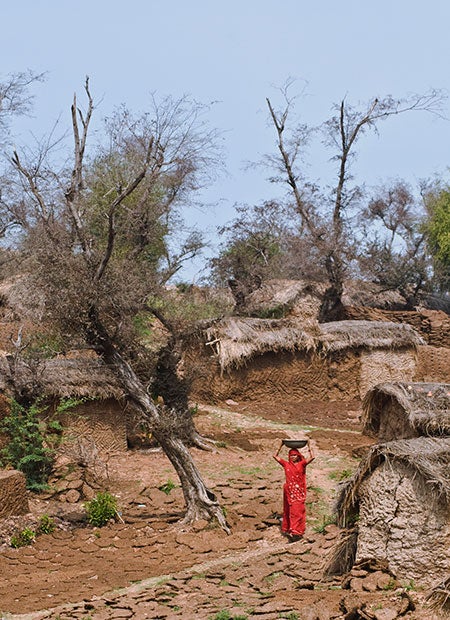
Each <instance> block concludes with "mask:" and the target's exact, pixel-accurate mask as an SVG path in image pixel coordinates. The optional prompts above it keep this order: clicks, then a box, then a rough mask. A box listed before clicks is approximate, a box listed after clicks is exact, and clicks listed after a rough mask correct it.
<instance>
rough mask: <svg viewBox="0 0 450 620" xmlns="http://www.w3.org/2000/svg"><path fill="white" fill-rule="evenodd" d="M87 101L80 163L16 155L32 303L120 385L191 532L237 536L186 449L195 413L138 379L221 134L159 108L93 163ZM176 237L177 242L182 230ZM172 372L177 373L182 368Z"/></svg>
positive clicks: (77, 155) (197, 113) (128, 123)
mask: <svg viewBox="0 0 450 620" xmlns="http://www.w3.org/2000/svg"><path fill="white" fill-rule="evenodd" d="M85 95H86V107H85V109H84V110H83V109H82V108H81V107H80V106H79V105H78V101H77V98H76V97H74V100H73V104H72V107H71V120H72V136H73V150H72V152H73V156H72V159H71V160H70V158H69V159H68V161H69V164H68V165H67V166H66V167H63V168H62V169H61V166H60V165H59V166H58V165H57V163H58V162H56V163H55V161H52V157H51V155H52V150H51V149H50V148H49V142H48V141H47V142H45V143H43V145H42V148H41V149H40V150H39V152H38V153H35V154H34V156H31V157H29V156H28V155H27V153H26V152H24V151H22V152H19V150H15V151H14V152H13V156H12V160H11V161H12V166H13V170H14V172H15V175H16V176H15V184H12V185H13V187H12V189H11V192H10V195H9V196H8V198H9V208H10V212H11V213H14V214H15V215H16V216H17V218H18V221H19V222H20V224H21V230H22V236H21V238H20V244H18V250H19V252H20V258H21V264H20V273H21V274H27V275H26V277H25V276H24V277H23V286H26V293H27V294H26V301H27V303H28V306H29V307H31V306H34V308H35V309H36V310H38V311H39V312H40V316H41V317H42V318H43V319H44V320H46V321H48V322H50V323H51V324H52V325H53V326H54V328H55V329H56V328H58V329H59V331H60V332H61V333H62V334H63V335H64V339H65V341H66V342H67V343H68V344H69V343H72V345H73V346H75V345H77V344H78V346H86V344H87V345H88V346H90V347H92V348H93V349H94V350H95V351H96V352H97V353H98V355H100V356H101V357H102V358H103V360H104V362H105V363H106V364H108V366H109V367H110V369H111V370H112V371H113V372H115V373H116V375H117V378H118V379H119V381H120V383H121V384H122V386H123V389H124V392H125V394H126V395H127V397H128V399H129V400H130V401H131V402H132V403H133V404H134V406H135V408H136V410H137V411H139V412H140V414H141V417H142V420H143V421H144V422H145V423H146V424H148V425H149V426H150V428H151V432H152V434H153V436H154V437H155V438H156V439H157V441H158V442H159V444H160V445H161V447H162V449H163V450H164V452H165V454H166V455H167V457H168V458H169V460H170V462H171V463H172V465H173V466H174V468H175V470H176V472H177V474H178V476H179V478H180V481H181V486H182V489H183V493H184V498H185V502H186V515H185V519H186V521H189V522H190V521H193V520H195V519H198V518H210V519H212V518H214V519H216V520H217V522H218V523H220V525H221V526H222V527H224V528H225V529H227V524H226V521H225V518H224V516H223V512H222V510H221V509H220V506H219V504H218V502H217V500H216V498H215V496H214V495H213V494H212V493H211V492H210V491H209V489H208V488H207V487H206V485H205V483H204V482H203V480H202V478H201V476H200V473H199V472H198V470H197V467H196V466H195V464H194V462H193V459H192V456H191V454H190V452H189V450H188V448H187V447H186V434H189V433H191V430H192V427H193V422H192V415H191V412H190V411H189V409H187V408H185V409H184V410H181V411H180V410H174V409H173V408H170V407H167V406H166V407H164V406H159V405H156V404H155V402H154V400H153V399H152V397H151V388H152V386H151V385H148V383H146V382H145V381H143V380H141V379H140V377H139V375H138V373H137V372H136V360H137V358H138V353H137V351H138V350H139V333H138V330H137V329H136V328H137V323H136V320H135V319H136V317H137V316H139V315H140V314H141V313H142V312H146V311H148V312H152V311H153V308H152V307H151V305H150V302H149V300H150V299H151V298H154V296H155V295H156V296H157V295H158V293H159V292H160V290H161V288H160V287H161V285H162V284H163V283H164V282H165V281H167V278H168V277H170V275H171V274H173V273H175V271H176V269H177V265H179V264H180V261H182V260H183V257H184V256H186V253H187V254H189V253H192V252H195V251H197V248H198V239H196V238H195V237H191V238H190V240H188V241H186V243H185V244H184V245H183V244H181V250H180V251H179V252H178V253H175V254H173V253H170V252H169V249H168V248H169V246H170V243H169V242H168V237H167V235H168V232H169V231H170V228H171V225H172V229H173V221H174V220H173V216H174V214H176V213H177V209H179V208H180V206H182V205H185V204H186V203H187V202H188V201H191V200H192V199H193V197H194V196H195V193H196V191H197V190H198V189H199V188H201V187H202V186H204V185H205V184H206V183H208V182H209V181H210V179H211V177H212V175H214V174H215V173H216V170H217V165H218V164H219V163H220V152H219V150H218V148H217V132H216V131H214V130H211V129H210V128H209V127H208V125H207V123H206V122H205V121H204V117H203V114H204V108H203V107H202V106H199V105H198V104H196V103H195V102H192V101H190V100H189V99H187V98H182V99H180V100H173V99H172V98H166V99H164V100H162V101H160V102H157V101H156V100H155V99H152V101H151V111H150V112H149V113H145V114H141V115H134V114H132V113H131V112H130V111H128V110H127V109H125V108H121V109H120V110H119V111H118V112H117V113H116V114H115V115H114V116H113V117H112V118H111V119H109V120H107V122H106V124H105V133H104V138H105V139H104V140H103V142H100V143H99V144H98V145H97V147H96V148H95V149H93V150H92V151H90V153H89V155H88V150H87V149H88V137H89V136H90V126H91V120H92V115H93V113H94V100H93V98H92V95H91V91H90V87H89V82H88V80H86V84H85ZM59 147H60V148H61V145H59ZM32 155H33V154H32ZM59 164H60V162H59ZM175 228H176V230H175V232H176V233H179V232H180V229H181V226H180V225H179V224H177V225H176V226H175ZM166 370H167V372H168V373H169V374H170V372H172V371H173V366H172V361H169V362H168V364H167V367H166ZM190 436H191V437H192V433H191V435H190Z"/></svg>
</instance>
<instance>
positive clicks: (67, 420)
mask: <svg viewBox="0 0 450 620" xmlns="http://www.w3.org/2000/svg"><path fill="white" fill-rule="evenodd" d="M61 422H62V424H63V426H64V429H65V430H64V443H63V449H65V450H66V451H67V452H70V451H71V450H72V451H73V450H76V445H77V442H78V440H79V438H83V440H84V441H85V442H86V441H87V442H89V443H91V444H95V447H96V448H97V450H98V451H100V452H120V451H123V450H126V449H127V422H126V414H125V411H124V408H123V407H122V406H121V405H120V403H118V402H117V401H115V400H113V399H108V400H103V401H95V402H93V403H84V404H82V405H79V406H78V407H77V408H76V409H75V410H74V411H72V412H70V413H67V414H65V415H64V416H62V418H61Z"/></svg>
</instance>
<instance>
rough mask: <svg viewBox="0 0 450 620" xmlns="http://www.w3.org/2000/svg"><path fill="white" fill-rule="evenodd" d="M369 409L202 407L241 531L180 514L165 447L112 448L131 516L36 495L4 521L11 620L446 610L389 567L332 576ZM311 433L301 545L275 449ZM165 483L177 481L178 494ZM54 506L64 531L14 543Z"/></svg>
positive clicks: (231, 517)
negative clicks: (345, 482)
mask: <svg viewBox="0 0 450 620" xmlns="http://www.w3.org/2000/svg"><path fill="white" fill-rule="evenodd" d="M252 407H253V406H252ZM358 415H359V412H358V408H357V405H356V403H352V404H351V405H350V404H349V406H347V407H344V406H343V405H342V403H340V404H339V406H336V404H335V403H334V404H333V403H329V404H327V405H325V404H323V403H322V404H316V406H315V405H314V403H310V404H309V406H308V408H303V410H302V415H299V412H298V407H297V409H295V406H294V404H292V405H291V407H289V406H288V405H286V406H284V404H283V407H279V408H278V410H277V411H275V410H274V408H273V406H272V407H267V409H264V407H262V406H261V404H260V405H259V406H258V408H257V409H256V410H255V409H253V408H252V409H250V408H249V405H245V404H240V403H235V402H232V401H231V402H228V403H220V405H218V406H216V407H214V408H213V407H206V406H200V407H199V410H198V413H197V415H196V425H197V427H198V429H199V430H200V431H201V432H202V434H203V435H204V436H207V437H209V438H210V439H211V440H212V441H213V442H214V444H213V446H214V447H213V450H212V451H210V452H206V451H199V450H196V449H194V450H193V455H194V459H195V461H196V463H197V465H198V467H199V469H200V471H201V473H202V475H203V477H204V479H205V481H206V482H207V484H208V486H209V487H210V488H211V489H212V490H213V491H214V492H215V493H216V495H217V497H218V499H219V501H220V503H221V505H222V507H223V509H224V511H225V513H226V517H227V520H228V522H229V523H230V525H231V527H232V533H231V534H230V535H227V534H226V533H225V532H224V531H222V530H220V529H217V527H214V526H213V525H211V524H208V523H206V522H199V523H196V524H195V525H194V526H193V527H186V526H182V525H181V524H180V523H179V520H180V518H181V517H182V514H183V499H182V493H181V490H180V488H179V487H178V486H177V480H176V477H175V474H174V472H173V470H172V468H171V465H170V463H169V461H168V460H167V458H166V457H165V455H164V454H163V453H162V452H161V451H160V450H159V449H149V450H141V451H129V452H127V453H117V454H114V455H110V457H109V459H108V461H107V463H106V464H105V465H106V468H107V472H108V478H107V481H106V484H107V487H108V489H109V490H110V492H112V493H114V494H116V495H117V496H118V498H119V504H120V512H121V517H120V520H118V521H116V522H113V523H110V524H109V525H107V526H106V527H103V528H93V527H91V526H88V525H87V524H86V522H85V521H84V518H85V512H84V509H83V505H82V504H79V503H74V504H71V503H68V502H65V503H62V502H59V501H58V502H56V501H55V500H53V499H51V498H50V497H49V498H47V499H44V498H43V497H42V496H33V497H31V498H30V507H31V512H30V514H27V515H25V516H23V517H20V518H15V519H6V520H4V521H3V522H1V523H0V562H1V577H2V579H1V582H0V611H1V612H2V618H5V619H6V618H11V619H16V620H18V619H23V620H25V619H30V620H31V619H36V620H38V619H39V620H41V619H44V618H52V619H55V620H57V619H59V620H69V619H80V620H81V619H84V620H88V619H93V620H103V619H106V618H137V619H140V618H154V619H168V620H170V619H175V618H185V619H186V618H187V619H196V618H198V619H200V620H203V619H204V620H209V619H211V620H226V619H227V620H230V619H233V618H234V619H235V620H238V619H239V620H244V619H249V620H250V619H252V618H257V619H259V620H280V619H282V618H285V619H287V620H331V619H336V620H337V619H339V620H360V619H362V620H367V619H369V620H394V619H395V618H407V619H410V620H425V619H426V620H431V619H432V618H438V616H435V615H433V612H432V611H431V610H430V609H429V608H428V607H427V604H426V600H425V599H426V594H427V593H426V591H424V590H422V589H421V588H420V587H419V586H418V585H414V584H412V583H402V582H400V581H398V580H397V579H396V578H395V576H393V575H391V574H389V572H388V571H386V570H385V569H384V568H383V567H368V566H363V567H358V569H354V571H353V573H352V574H351V575H348V576H346V577H345V578H344V579H343V578H341V577H336V578H332V579H331V578H325V577H324V575H323V569H324V567H325V565H326V564H327V561H328V559H329V557H330V553H331V552H332V549H333V547H334V545H335V543H336V540H337V538H338V534H339V532H338V528H337V527H336V526H335V525H334V524H333V523H331V521H332V518H331V513H332V505H333V500H334V497H335V493H336V488H337V485H338V484H339V481H340V480H342V479H345V478H346V477H347V476H348V475H350V473H351V472H352V471H353V470H354V469H355V467H356V466H357V464H358V456H359V455H361V453H362V452H363V451H364V450H366V449H367V447H368V446H369V445H370V443H371V441H370V440H369V439H368V438H367V437H364V436H362V435H361V434H360V429H359V417H358ZM298 436H308V437H310V439H311V441H312V444H313V446H314V448H315V451H316V453H317V457H316V459H315V460H314V461H313V462H312V463H311V465H310V466H309V467H308V496H307V530H306V533H305V536H304V537H303V538H302V539H301V540H299V541H297V542H294V543H290V542H289V541H288V540H287V539H286V538H285V537H284V536H282V534H281V532H280V516H281V509H282V497H281V488H282V483H283V472H282V469H281V468H280V467H279V465H278V464H277V463H276V462H275V461H274V460H273V458H272V454H273V452H274V451H275V450H276V449H277V447H278V445H279V443H280V440H281V439H282V438H286V437H298ZM163 485H166V489H169V488H170V487H172V486H174V485H175V486H174V488H173V489H172V490H170V492H168V493H165V492H163V491H162V490H160V487H162V486H163ZM43 514H46V515H49V516H51V517H52V518H53V519H54V520H55V523H56V525H57V528H56V530H55V531H54V532H53V533H51V534H43V535H41V536H39V537H38V538H37V539H36V542H35V543H34V544H32V545H29V546H26V547H22V548H19V549H13V548H11V547H10V546H9V540H10V536H11V533H12V532H13V531H14V530H17V529H20V528H23V527H25V526H30V527H33V524H35V523H36V521H37V519H38V518H39V516H40V515H43Z"/></svg>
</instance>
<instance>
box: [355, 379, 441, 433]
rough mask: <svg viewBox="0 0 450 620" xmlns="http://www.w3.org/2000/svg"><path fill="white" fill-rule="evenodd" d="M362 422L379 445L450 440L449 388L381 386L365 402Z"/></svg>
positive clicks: (418, 385)
mask: <svg viewBox="0 0 450 620" xmlns="http://www.w3.org/2000/svg"><path fill="white" fill-rule="evenodd" d="M362 421H363V432H364V433H365V434H367V435H370V436H376V437H378V440H379V441H380V442H385V441H392V440H395V439H412V438H414V437H420V436H422V435H426V436H436V437H439V436H450V384H449V383H446V384H445V383H381V384H379V385H377V386H375V387H374V388H372V389H371V390H370V391H369V392H368V393H367V395H366V397H365V398H364V401H363V419H362Z"/></svg>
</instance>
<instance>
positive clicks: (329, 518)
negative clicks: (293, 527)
mask: <svg viewBox="0 0 450 620" xmlns="http://www.w3.org/2000/svg"><path fill="white" fill-rule="evenodd" d="M334 523H336V517H335V516H334V515H323V517H322V523H319V524H318V525H315V526H314V527H313V530H314V531H315V532H316V533H317V534H323V533H324V532H325V529H326V527H327V525H332V524H334Z"/></svg>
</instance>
